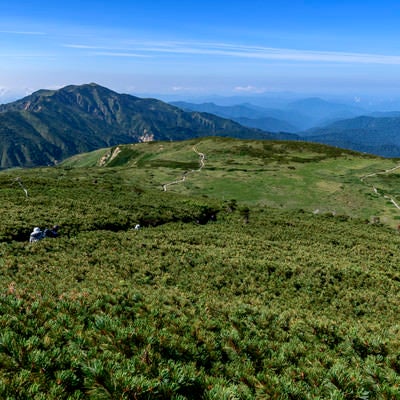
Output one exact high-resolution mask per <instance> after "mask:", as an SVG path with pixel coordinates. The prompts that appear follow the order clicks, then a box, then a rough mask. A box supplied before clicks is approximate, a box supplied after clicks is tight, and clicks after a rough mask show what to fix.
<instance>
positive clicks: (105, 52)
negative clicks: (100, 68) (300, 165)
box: [63, 41, 400, 65]
mask: <svg viewBox="0 0 400 400" xmlns="http://www.w3.org/2000/svg"><path fill="white" fill-rule="evenodd" d="M63 46H64V47H69V48H75V49H83V50H85V49H87V50H96V49H97V50H102V51H99V52H95V53H92V55H98V56H115V57H144V56H145V55H147V56H149V53H151V54H152V56H156V55H158V56H160V55H162V54H175V55H176V54H185V55H206V56H222V57H236V58H249V59H260V60H287V61H297V62H299V61H300V62H328V63H331V62H334V63H352V64H354V63H355V64H387V65H400V55H384V54H369V53H352V52H335V51H319V50H298V49H283V48H276V47H264V46H252V45H237V44H232V43H214V42H209V43H206V42H174V41H157V42H138V41H124V45H123V46H121V45H115V46H114V45H112V46H110V45H104V46H93V45H87V44H65V45H63Z"/></svg>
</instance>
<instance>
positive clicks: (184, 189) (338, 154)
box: [64, 138, 399, 227]
mask: <svg viewBox="0 0 400 400" xmlns="http://www.w3.org/2000/svg"><path fill="white" fill-rule="evenodd" d="M193 145H196V146H197V149H198V151H201V152H203V153H205V155H206V161H205V162H206V167H205V168H204V169H203V170H202V171H201V173H197V174H196V173H194V174H190V175H189V176H188V177H187V180H186V181H185V184H182V185H174V186H170V187H168V190H170V191H173V192H176V193H182V194H186V195H195V196H210V197H213V198H217V199H223V200H231V199H235V200H237V201H238V202H240V203H245V204H247V205H260V206H267V207H274V208H282V209H299V208H302V209H304V210H306V211H308V212H315V211H317V210H318V211H319V212H321V213H335V214H346V215H349V216H351V217H357V218H363V219H367V220H371V219H372V218H373V217H374V216H379V217H380V220H381V222H384V223H386V224H389V225H390V226H392V227H395V226H397V219H398V214H399V210H397V209H396V208H395V207H394V206H393V204H391V203H390V202H388V201H387V200H386V199H384V197H383V196H382V194H391V195H393V196H396V195H398V194H399V193H398V191H396V189H395V185H396V181H397V179H396V176H398V172H393V173H391V174H389V175H385V176H383V175H379V176H378V177H375V178H370V179H366V180H365V182H364V183H363V182H362V181H361V180H360V178H361V177H362V176H364V175H366V174H369V173H372V172H377V171H383V170H386V169H390V168H393V167H394V166H396V165H397V160H394V159H382V158H379V157H373V156H368V155H362V154H360V153H353V152H348V151H344V150H341V149H336V148H331V147H327V146H324V145H318V144H309V143H299V142H293V143H290V142H269V141H235V140H232V139H221V138H208V139H201V140H197V141H195V140H192V141H185V142H173V143H167V142H154V143H142V144H135V145H132V146H129V145H128V146H120V148H121V149H123V151H122V152H121V153H119V154H118V155H117V156H116V157H115V158H114V159H113V160H112V161H111V162H110V163H109V164H108V165H110V166H121V167H122V169H121V170H119V171H118V173H119V174H120V175H121V176H123V177H124V179H128V180H129V179H131V177H133V178H134V179H140V182H141V185H143V186H144V187H146V188H161V186H162V184H164V183H167V182H171V181H174V180H176V179H179V178H180V177H181V175H182V174H183V173H184V171H187V170H191V169H197V168H198V159H199V158H198V156H197V154H196V153H195V152H194V151H193V149H192V147H193ZM114 149H115V148H114ZM102 151H103V153H101V152H97V153H90V154H88V155H86V156H83V155H80V156H79V157H75V158H72V159H70V160H68V161H67V163H66V164H64V165H75V166H81V165H84V166H87V165H96V163H97V162H98V161H99V159H100V158H101V154H104V153H105V152H106V151H107V150H102ZM108 151H110V150H108ZM111 152H112V150H111ZM106 165H107V164H106ZM390 182H391V183H390ZM372 184H374V185H375V186H376V187H377V188H379V189H381V190H380V194H376V193H375V192H374V191H373V190H372V187H371V185H372Z"/></svg>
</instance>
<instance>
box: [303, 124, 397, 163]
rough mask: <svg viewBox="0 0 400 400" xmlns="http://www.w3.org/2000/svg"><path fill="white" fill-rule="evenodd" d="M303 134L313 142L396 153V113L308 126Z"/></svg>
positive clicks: (380, 152)
mask: <svg viewBox="0 0 400 400" xmlns="http://www.w3.org/2000/svg"><path fill="white" fill-rule="evenodd" d="M304 134H306V140H309V141H313V142H318V143H324V144H329V145H332V146H337V147H342V148H347V149H352V150H356V151H361V152H366V153H372V154H376V155H380V156H383V157H400V116H398V117H380V118H376V117H369V116H361V117H357V118H352V119H347V120H343V121H337V122H335V123H332V124H329V125H327V126H325V127H322V128H314V129H310V130H308V131H307V132H305V133H304Z"/></svg>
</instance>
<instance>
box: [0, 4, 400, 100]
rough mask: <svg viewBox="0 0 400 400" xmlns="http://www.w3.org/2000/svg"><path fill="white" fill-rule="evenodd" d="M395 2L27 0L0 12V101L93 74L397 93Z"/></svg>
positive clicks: (229, 92) (353, 93)
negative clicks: (62, 0)
mask: <svg viewBox="0 0 400 400" xmlns="http://www.w3.org/2000/svg"><path fill="white" fill-rule="evenodd" d="M399 14H400V4H399V3H398V2H396V1H391V0H390V1H387V2H385V5H384V6H383V4H380V3H377V2H375V1H362V2H361V1H354V0H350V1H324V2H321V1H296V0H294V1H281V2H273V1H265V0H264V1H259V0H250V1H246V2H244V1H238V0H230V1H229V2H228V1H219V2H216V1H213V2H211V1H210V0H205V1H203V2H201V4H200V3H198V2H195V1H187V2H185V3H182V2H181V1H177V0H170V1H162V0H153V1H152V2H141V1H136V0H133V1H128V0H125V1H119V2H108V1H104V0H98V1H94V0H87V1H85V2H81V1H79V2H78V1H77V0H71V1H68V2H57V3H54V2H50V1H39V2H35V3H34V4H33V3H32V2H30V1H27V0H22V1H19V2H7V4H3V5H2V13H1V16H0V40H1V44H2V45H1V50H0V61H1V62H0V102H8V101H11V100H14V99H17V98H19V97H21V96H23V95H26V94H30V93H32V92H33V91H35V90H38V89H42V88H46V89H56V88H60V87H62V86H66V85H69V84H83V83H89V82H96V83H98V84H100V85H103V86H106V87H109V88H110V89H113V90H115V91H118V92H120V93H129V94H135V95H139V96H140V95H146V96H153V97H159V98H164V99H167V98H168V97H169V98H176V99H194V98H207V96H208V97H210V96H224V97H229V96H254V95H256V96H259V95H264V96H274V95H275V96H276V95H279V96H282V93H285V94H286V95H287V94H288V93H291V94H292V95H293V96H294V97H296V96H297V97H310V96H319V97H325V98H329V97H330V98H338V99H340V98H347V99H348V101H351V99H352V98H353V99H354V101H355V102H362V101H364V102H365V101H367V100H365V99H368V98H369V99H371V98H373V99H374V101H383V100H390V99H397V98H400V96H398V95H397V93H399V89H400V69H399V65H400V49H399V45H398V44H397V37H398V33H399V30H400V24H399V23H398V22H399Z"/></svg>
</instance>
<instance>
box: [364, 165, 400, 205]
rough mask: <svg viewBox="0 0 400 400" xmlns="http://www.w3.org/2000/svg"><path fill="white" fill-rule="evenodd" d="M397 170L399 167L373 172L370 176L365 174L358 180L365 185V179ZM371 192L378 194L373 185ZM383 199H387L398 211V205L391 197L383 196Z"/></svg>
mask: <svg viewBox="0 0 400 400" xmlns="http://www.w3.org/2000/svg"><path fill="white" fill-rule="evenodd" d="M399 168H400V165H398V166H396V167H393V168H390V169H386V170H385V171H381V172H374V173H372V174H367V175H364V176H362V177H361V178H360V180H361V182H362V183H364V184H366V183H365V179H366V178H371V177H372V176H377V175H382V174H389V173H390V172H393V171H396V169H399ZM372 190H373V191H374V193H376V194H379V192H378V189H377V188H376V187H375V186H373V185H372ZM383 197H384V198H385V199H388V200H389V201H390V202H391V203H392V204H393V205H394V206H395V207H396V208H397V209H398V210H400V205H399V204H398V203H397V202H396V201H395V200H394V198H393V197H390V196H387V195H385V194H384V195H383Z"/></svg>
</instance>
